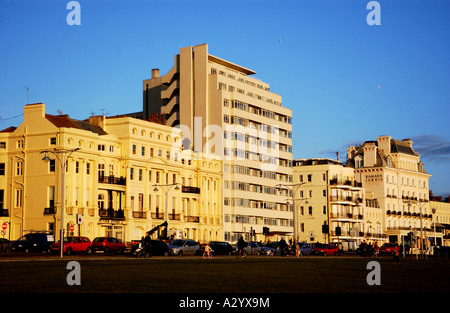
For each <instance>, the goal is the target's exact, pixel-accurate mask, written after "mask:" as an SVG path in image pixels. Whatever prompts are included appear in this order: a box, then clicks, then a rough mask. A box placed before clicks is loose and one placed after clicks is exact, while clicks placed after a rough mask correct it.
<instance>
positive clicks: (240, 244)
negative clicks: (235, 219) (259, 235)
mask: <svg viewBox="0 0 450 313" xmlns="http://www.w3.org/2000/svg"><path fill="white" fill-rule="evenodd" d="M237 247H238V251H237V253H236V256H239V255H240V256H241V257H243V256H244V247H245V241H244V238H243V237H242V236H241V238H239V240H238V242H237Z"/></svg>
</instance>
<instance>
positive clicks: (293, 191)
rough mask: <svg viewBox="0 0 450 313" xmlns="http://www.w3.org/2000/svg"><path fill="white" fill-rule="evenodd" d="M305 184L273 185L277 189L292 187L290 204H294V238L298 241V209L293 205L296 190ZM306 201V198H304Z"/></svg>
mask: <svg viewBox="0 0 450 313" xmlns="http://www.w3.org/2000/svg"><path fill="white" fill-rule="evenodd" d="M304 184H306V182H304V183H298V184H277V185H275V187H276V188H277V189H278V190H281V189H283V188H285V189H289V188H291V189H292V204H293V206H294V210H293V212H294V240H296V241H298V209H297V206H296V205H295V193H296V192H297V190H298V189H299V188H300V187H301V186H302V185H304ZM306 201H308V200H306Z"/></svg>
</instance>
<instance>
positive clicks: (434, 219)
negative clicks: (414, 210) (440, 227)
mask: <svg viewBox="0 0 450 313" xmlns="http://www.w3.org/2000/svg"><path fill="white" fill-rule="evenodd" d="M431 212H433V224H434V246H435V247H436V246H437V241H436V240H437V238H436V218H437V216H436V209H435V208H432V209H431Z"/></svg>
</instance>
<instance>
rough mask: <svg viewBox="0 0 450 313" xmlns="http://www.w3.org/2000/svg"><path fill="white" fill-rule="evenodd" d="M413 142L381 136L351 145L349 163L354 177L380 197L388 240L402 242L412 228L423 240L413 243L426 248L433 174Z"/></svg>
mask: <svg viewBox="0 0 450 313" xmlns="http://www.w3.org/2000/svg"><path fill="white" fill-rule="evenodd" d="M412 145H413V142H412V141H411V140H410V139H404V140H396V139H393V138H391V137H390V136H379V137H377V138H376V140H375V141H366V142H364V143H363V144H362V145H361V146H359V147H355V146H351V147H349V149H347V165H346V166H347V167H351V168H353V169H354V171H355V179H356V180H357V181H358V182H360V183H362V186H363V187H364V189H365V190H366V191H367V192H371V193H372V195H373V198H374V199H376V200H377V201H378V203H379V206H380V208H381V210H382V212H383V218H382V229H383V231H384V232H385V234H386V236H387V241H389V242H397V243H400V244H403V242H404V241H408V240H409V239H408V238H407V236H408V233H410V232H413V233H414V234H415V236H416V237H417V236H419V237H421V238H422V243H423V245H422V247H421V245H420V242H417V243H415V242H413V243H411V244H412V245H413V246H415V248H417V249H419V248H426V245H427V242H426V234H430V230H431V225H432V211H431V207H430V204H429V182H428V181H429V178H430V176H431V175H430V174H428V173H427V172H426V171H425V168H424V164H423V162H422V161H421V160H420V155H419V154H418V153H417V152H415V151H414V149H413V147H412ZM409 243H410V242H408V244H409Z"/></svg>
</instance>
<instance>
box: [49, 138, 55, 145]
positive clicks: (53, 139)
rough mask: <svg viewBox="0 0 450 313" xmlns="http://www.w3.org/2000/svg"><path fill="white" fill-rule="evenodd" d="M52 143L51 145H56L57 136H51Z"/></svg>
mask: <svg viewBox="0 0 450 313" xmlns="http://www.w3.org/2000/svg"><path fill="white" fill-rule="evenodd" d="M50 145H51V146H56V137H51V138H50Z"/></svg>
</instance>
